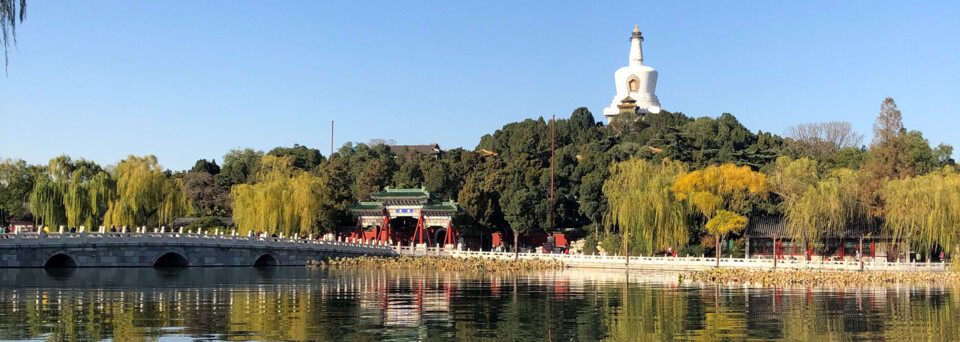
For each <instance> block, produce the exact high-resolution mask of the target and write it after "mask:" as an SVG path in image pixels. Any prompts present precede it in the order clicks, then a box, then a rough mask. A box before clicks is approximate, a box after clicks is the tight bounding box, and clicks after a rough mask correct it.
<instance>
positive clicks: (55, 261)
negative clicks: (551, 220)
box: [43, 252, 79, 268]
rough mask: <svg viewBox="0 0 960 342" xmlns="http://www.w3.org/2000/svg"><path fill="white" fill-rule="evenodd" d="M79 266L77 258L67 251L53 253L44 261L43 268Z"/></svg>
mask: <svg viewBox="0 0 960 342" xmlns="http://www.w3.org/2000/svg"><path fill="white" fill-rule="evenodd" d="M78 266H79V265H78V264H77V259H76V258H74V257H73V256H72V255H70V254H69V253H66V252H56V253H53V255H51V256H50V257H48V258H47V261H45V262H44V263H43V268H73V267H78Z"/></svg>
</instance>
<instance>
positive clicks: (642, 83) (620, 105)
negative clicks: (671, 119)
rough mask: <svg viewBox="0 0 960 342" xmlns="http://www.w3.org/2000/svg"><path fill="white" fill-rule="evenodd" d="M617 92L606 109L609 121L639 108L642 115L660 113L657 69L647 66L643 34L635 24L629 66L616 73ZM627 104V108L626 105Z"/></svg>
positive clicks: (637, 111) (631, 38) (604, 113)
mask: <svg viewBox="0 0 960 342" xmlns="http://www.w3.org/2000/svg"><path fill="white" fill-rule="evenodd" d="M613 77H614V80H615V81H616V86H617V95H615V96H614V97H613V101H612V102H611V103H610V106H609V107H607V108H604V109H603V116H605V117H606V118H607V122H610V121H611V120H613V117H615V116H617V115H618V114H620V113H621V112H622V111H623V110H624V109H632V110H635V112H636V113H638V114H646V113H652V114H656V113H659V112H660V100H658V99H657V95H655V94H654V91H655V90H656V89H657V71H656V70H654V69H653V68H651V67H649V66H646V65H643V36H642V35H641V34H640V27H639V26H637V27H634V29H633V35H631V36H630V59H629V64H627V66H625V67H622V68H620V69H617V72H616V73H614V76H613ZM624 105H626V107H624Z"/></svg>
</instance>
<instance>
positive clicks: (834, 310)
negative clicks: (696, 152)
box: [0, 267, 960, 341]
mask: <svg viewBox="0 0 960 342" xmlns="http://www.w3.org/2000/svg"><path fill="white" fill-rule="evenodd" d="M957 291H960V288H953V287H945V286H920V287H917V286H913V287H908V286H890V287H862V288H856V287H851V288H830V287H816V288H748V287H743V286H714V285H703V284H693V283H690V282H689V281H687V282H683V283H679V282H678V277H677V274H676V273H633V274H631V275H630V276H629V278H628V277H627V276H626V274H625V273H623V271H608V272H602V271H593V270H566V271H547V272H527V273H516V274H511V273H497V274H486V275H477V274H465V273H445V272H434V271H431V272H407V271H371V270H363V271H339V270H318V269H306V268H300V267H281V268H273V269H253V268H192V269H172V270H155V269H73V270H55V271H53V272H51V271H46V270H42V269H6V270H0V339H3V340H70V341H89V340H103V339H114V340H119V341H129V340H155V339H160V340H191V339H201V340H331V341H333V340H336V341H341V340H346V341H358V340H359V341H377V340H379V341H388V340H389V341H409V340H432V341H449V340H465V341H472V340H488V341H504V340H508V341H512V340H534V341H551V340H552V341H593V340H612V341H656V340H678V339H679V340H698V341H702V340H707V341H710V340H769V339H782V340H818V341H834V340H917V341H925V340H957V339H960V295H958V292H957Z"/></svg>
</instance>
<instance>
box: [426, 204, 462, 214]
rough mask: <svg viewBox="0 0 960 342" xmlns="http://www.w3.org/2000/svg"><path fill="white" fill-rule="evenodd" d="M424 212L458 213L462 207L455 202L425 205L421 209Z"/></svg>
mask: <svg viewBox="0 0 960 342" xmlns="http://www.w3.org/2000/svg"><path fill="white" fill-rule="evenodd" d="M421 210H423V211H450V212H456V211H459V210H460V207H458V206H457V204H456V203H453V202H431V203H427V204H424V205H423V208H422V209H421Z"/></svg>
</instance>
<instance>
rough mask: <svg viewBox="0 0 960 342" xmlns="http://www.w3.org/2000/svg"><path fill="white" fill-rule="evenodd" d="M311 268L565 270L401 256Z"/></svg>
mask: <svg viewBox="0 0 960 342" xmlns="http://www.w3.org/2000/svg"><path fill="white" fill-rule="evenodd" d="M307 266H308V267H323V268H339V269H397V270H444V271H467V272H471V271H476V272H497V271H530V270H550V269H563V268H564V267H565V266H564V264H563V262H562V261H559V260H549V259H535V260H525V259H521V260H499V259H481V258H447V257H437V256H419V257H410V256H401V257H373V256H361V257H355V258H332V259H326V260H316V261H312V262H309V263H308V264H307Z"/></svg>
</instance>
